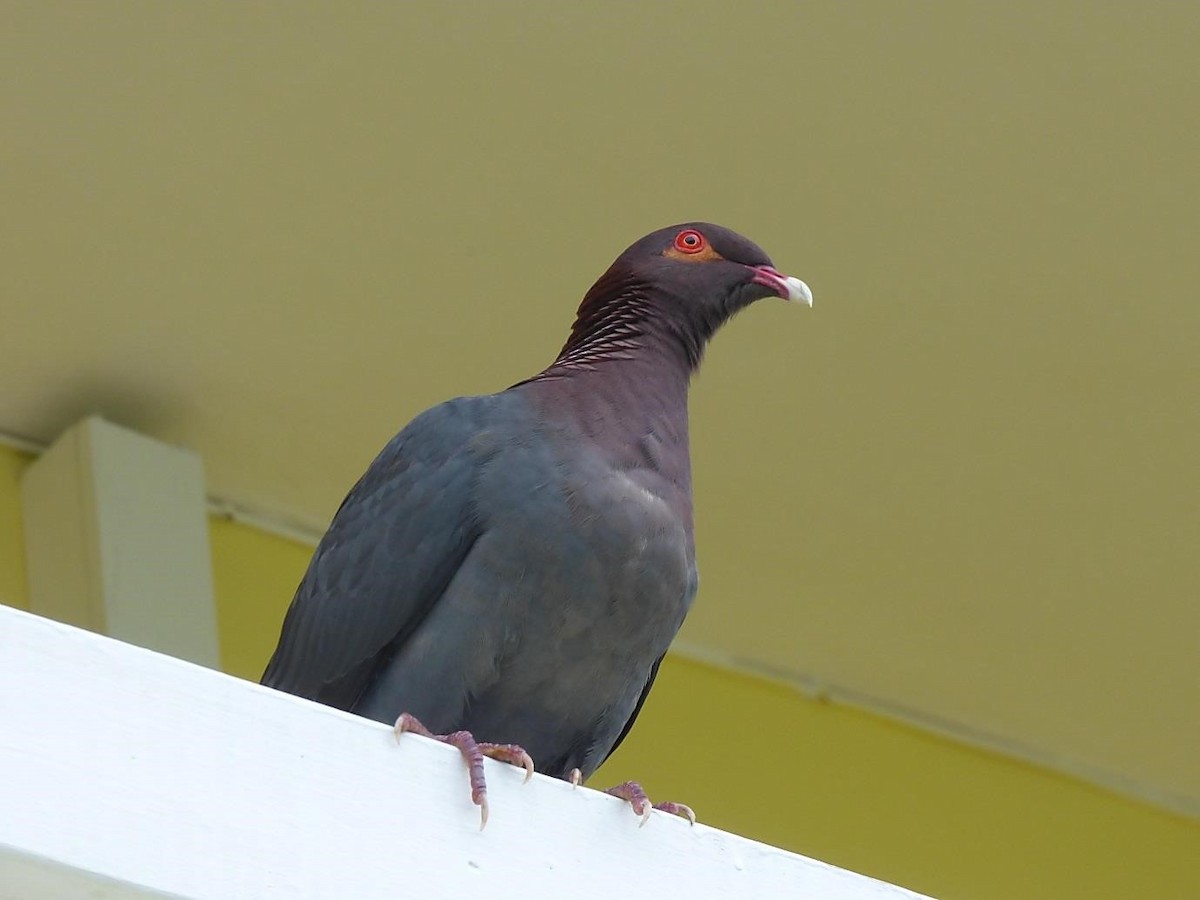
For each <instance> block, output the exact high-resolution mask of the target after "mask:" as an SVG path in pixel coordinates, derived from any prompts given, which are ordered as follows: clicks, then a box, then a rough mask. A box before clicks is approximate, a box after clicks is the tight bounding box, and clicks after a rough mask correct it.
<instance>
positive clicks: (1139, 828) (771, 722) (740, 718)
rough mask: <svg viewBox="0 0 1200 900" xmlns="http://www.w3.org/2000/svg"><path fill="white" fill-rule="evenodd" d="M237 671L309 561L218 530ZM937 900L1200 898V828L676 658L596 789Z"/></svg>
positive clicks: (7, 547) (232, 666)
mask: <svg viewBox="0 0 1200 900" xmlns="http://www.w3.org/2000/svg"><path fill="white" fill-rule="evenodd" d="M28 462H29V457H28V456H26V455H24V454H20V453H17V452H14V451H11V450H8V449H4V448H0V601H2V602H4V603H8V604H11V605H14V606H20V607H23V608H24V607H26V606H27V595H26V588H25V573H24V563H23V558H22V554H23V548H22V540H21V523H20V497H19V494H18V490H17V486H18V479H19V477H20V472H21V470H22V469H23V468H24V466H25V465H27V464H28ZM210 533H211V537H212V552H213V568H214V576H215V585H216V594H217V609H218V618H219V625H220V634H221V655H222V663H223V665H224V668H225V670H226V671H227V672H230V673H231V674H234V675H238V676H241V677H244V678H256V677H257V676H258V674H259V672H260V671H261V670H262V667H263V664H264V663H265V661H266V658H267V656H268V655H269V653H270V651H271V648H272V647H273V646H274V642H275V638H276V635H277V634H278V629H279V622H280V619H281V617H282V615H283V610H284V609H285V608H286V606H287V603H288V600H289V599H290V597H291V592H292V590H293V588H294V587H295V585H296V582H297V581H298V580H299V578H300V575H301V573H302V572H303V570H304V566H305V565H306V563H307V561H308V554H309V550H308V548H306V547H304V546H303V545H301V544H298V543H294V542H291V541H287V540H284V539H281V538H277V537H274V536H271V535H267V534H264V533H262V532H260V531H257V530H255V529H253V528H249V527H247V526H244V525H240V524H237V523H233V522H228V521H222V520H216V519H214V520H212V523H211V530H210ZM629 778H637V779H639V780H641V781H643V782H644V783H645V784H646V786H647V789H648V790H649V791H650V792H651V795H652V796H654V797H656V798H659V799H675V800H680V801H683V802H687V803H690V804H691V805H693V806H694V807H695V808H696V810H697V811H698V813H699V815H700V817H701V819H702V820H703V821H705V822H707V823H708V824H711V825H715V826H718V827H721V828H725V829H728V830H730V831H736V832H739V833H741V834H745V835H748V836H750V837H754V838H757V839H759V840H763V841H767V842H769V843H772V844H777V845H779V846H782V847H787V848H790V849H792V850H796V851H797V852H800V853H804V854H806V855H808V856H814V857H817V858H820V859H824V860H826V861H828V862H831V863H834V864H837V865H840V866H844V867H846V868H850V869H854V870H857V871H860V872H865V873H868V874H870V875H874V876H876V877H879V878H882V879H885V880H887V881H893V882H896V883H899V884H903V885H905V886H908V887H912V888H914V889H916V890H920V891H923V892H925V893H929V894H932V895H933V896H935V897H939V898H942V900H993V898H994V900H1002V898H1003V900H1016V898H1020V900H1025V898H1030V900H1032V898H1053V900H1073V898H1080V900H1083V898H1087V900H1096V898H1105V897H1114V898H1117V897H1119V898H1154V900H1176V898H1178V900H1184V898H1196V897H1200V824H1197V823H1195V822H1189V821H1187V820H1184V819H1182V818H1179V817H1176V816H1173V815H1170V814H1167V813H1163V812H1160V811H1158V810H1156V809H1153V808H1151V807H1148V806H1144V805H1141V804H1138V803H1135V802H1132V801H1129V800H1125V799H1122V798H1119V797H1116V796H1113V795H1111V794H1108V793H1106V792H1104V791H1101V790H1099V789H1096V788H1092V787H1090V786H1088V785H1085V784H1081V783H1079V782H1076V781H1074V780H1072V779H1069V778H1066V777H1063V776H1060V775H1057V774H1055V773H1052V772H1048V771H1043V770H1040V769H1037V768H1034V767H1032V766H1029V765H1025V764H1023V763H1018V762H1014V761H1011V760H1008V759H1004V758H1002V757H999V756H996V755H993V754H990V753H985V752H982V751H978V750H974V749H971V748H968V747H964V746H960V745H958V744H955V743H953V742H951V741H948V740H946V739H943V738H940V737H936V736H932V735H929V734H924V733H922V732H919V731H917V730H915V729H912V728H909V727H906V726H902V725H897V724H894V723H891V722H888V721H885V720H882V719H879V718H876V717H874V716H871V715H869V714H866V713H863V712H859V711H857V710H853V709H848V708H845V707H841V706H837V705H833V704H827V703H821V702H818V701H814V700H810V699H807V698H805V697H803V696H801V695H799V694H797V693H796V692H795V691H792V690H790V689H787V688H784V687H781V686H778V685H775V684H772V683H769V682H766V681H762V680H757V679H753V678H748V677H746V676H742V675H738V674H734V673H731V672H726V671H723V670H720V669H717V668H713V667H710V666H707V665H703V664H700V663H696V662H692V661H690V660H685V659H680V658H677V657H676V658H669V659H668V661H667V663H666V664H665V665H664V666H663V669H662V672H661V674H660V676H659V679H658V685H657V687H656V688H655V691H654V693H653V694H652V695H651V697H650V699H649V701H648V702H647V704H646V708H645V710H644V711H643V713H642V716H641V718H640V719H639V721H638V727H637V728H636V729H634V731H633V733H632V735H631V736H630V738H629V740H628V741H627V742H626V743H625V745H624V746H623V747H622V749H621V751H620V752H619V754H618V755H617V756H616V758H614V759H613V760H612V761H611V762H610V763H609V764H607V765H606V766H604V768H603V769H601V770H600V772H599V773H597V775H596V776H595V777H594V779H593V783H594V784H595V785H598V786H603V785H607V784H609V783H616V782H619V781H624V780H626V779H629Z"/></svg>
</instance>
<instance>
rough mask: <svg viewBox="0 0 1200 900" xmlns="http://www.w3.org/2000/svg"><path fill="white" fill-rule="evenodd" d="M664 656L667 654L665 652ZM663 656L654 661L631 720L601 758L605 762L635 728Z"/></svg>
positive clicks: (630, 716) (630, 717)
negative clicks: (634, 725)
mask: <svg viewBox="0 0 1200 900" xmlns="http://www.w3.org/2000/svg"><path fill="white" fill-rule="evenodd" d="M663 656H666V654H665V653H664V654H663ZM663 656H660V657H659V658H658V659H656V660H655V661H654V665H652V666H651V667H650V675H649V677H648V678H647V679H646V686H645V687H644V688H642V695H641V696H640V697H638V702H637V705H636V706H635V707H634V708H633V712H631V713H630V714H629V721H627V722H626V723H625V727H624V728H622V729H621V733H620V734H618V735H617V739H616V740H615V741H613V745H612V746H611V747H609V748H608V752H607V753H606V754H604V759H602V760H600V763H601V764H603V762H604V760H606V759H608V758H609V757H610V756H612V755H613V754H614V753H616V752H617V748H618V747H620V746H621V742H622V741H623V740H625V736H626V735H627V734H629V730H630V729H631V728H633V723H634V722H636V721H637V717H638V713H640V712H641V711H642V705H643V704H644V703H645V702H646V698H647V697H649V696H650V688H652V687H654V679H655V677H656V676H657V675H658V667H659V666H660V665H662V661H663Z"/></svg>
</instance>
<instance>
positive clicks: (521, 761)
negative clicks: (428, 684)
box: [393, 713, 533, 831]
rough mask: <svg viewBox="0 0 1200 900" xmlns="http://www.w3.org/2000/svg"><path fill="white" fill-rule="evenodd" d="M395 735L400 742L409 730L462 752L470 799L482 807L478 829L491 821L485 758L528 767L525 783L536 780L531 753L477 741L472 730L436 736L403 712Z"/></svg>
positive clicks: (504, 745) (414, 718)
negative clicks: (485, 775) (465, 765)
mask: <svg viewBox="0 0 1200 900" xmlns="http://www.w3.org/2000/svg"><path fill="white" fill-rule="evenodd" d="M393 731H394V732H395V734H396V740H400V735H402V734H404V732H406V731H411V732H414V733H415V734H419V735H422V736H423V737H427V738H433V739H434V740H435V741H441V742H442V743H443V744H449V745H450V746H452V747H457V748H458V751H459V753H461V754H462V755H463V759H465V760H466V761H467V770H468V772H469V773H470V779H471V800H472V802H474V803H475V805H476V806H478V807H479V830H480V831H483V826H484V825H486V824H487V820H488V801H487V779H486V778H485V777H484V774H483V758H484V757H485V756H489V757H491V758H492V759H498V760H500V761H501V762H506V763H510V764H512V765H514V766H523V767H524V768H525V780H526V781H528V780H529V779H530V778H532V777H533V759H532V758H530V756H529V754H528V753H526V752H525V750H524V749H523V748H521V747H518V746H517V745H516V744H491V743H488V742H486V741H484V742H477V741H476V740H475V738H474V737H473V736H472V735H471V732H469V731H455V732H451V733H450V734H434V733H433V732H432V731H430V730H429V729H428V728H426V727H425V726H424V725H422V724H421V723H420V722H419V721H418V720H417V717H416V716H413V715H410V714H409V713H401V714H400V718H398V719H397V720H396V726H395V728H394V729H393Z"/></svg>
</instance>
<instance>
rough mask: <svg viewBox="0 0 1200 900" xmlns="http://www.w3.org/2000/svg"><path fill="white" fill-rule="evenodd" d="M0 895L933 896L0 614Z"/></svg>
mask: <svg viewBox="0 0 1200 900" xmlns="http://www.w3.org/2000/svg"><path fill="white" fill-rule="evenodd" d="M0 648H2V649H0V897H5V898H8V897H12V898H21V900H41V898H55V900H58V898H63V897H74V896H82V895H85V894H86V896H89V897H110V898H129V897H156V896H167V895H170V896H179V897H186V898H221V900H226V898H231V897H285V898H318V897H320V898H355V900H370V898H376V897H378V898H388V900H395V898H396V897H426V898H436V897H455V898H461V897H473V896H486V897H488V898H489V900H507V898H512V900H517V898H519V900H530V898H540V897H573V898H583V900H587V898H603V900H612V898H613V897H622V896H648V897H654V896H658V897H675V896H678V897H688V896H691V897H754V898H771V897H781V898H784V897H786V898H790V900H804V898H814V900H815V898H819V900H884V898H891V900H901V898H908V900H913V898H916V897H917V896H918V895H916V894H913V893H910V892H908V891H905V890H902V889H900V888H896V887H892V886H890V885H886V884H883V883H881V882H878V881H875V880H873V879H870V878H866V877H863V876H860V875H855V874H853V873H851V872H847V871H844V870H841V869H836V868H834V867H832V866H828V865H825V864H824V863H820V862H816V861H814V860H811V859H806V858H805V857H802V856H797V855H796V854H793V853H788V852H786V851H783V850H779V849H776V848H774V847H769V846H766V845H764V844H759V843H755V842H754V841H750V840H746V839H745V838H741V837H737V836H735V835H731V834H726V833H724V832H721V831H717V830H716V829H713V828H708V827H706V826H704V825H703V824H700V825H696V826H695V827H694V828H691V827H689V826H688V824H687V823H686V822H685V821H683V820H682V819H678V818H675V817H673V816H668V815H665V814H662V813H655V814H654V815H653V816H652V817H651V820H650V821H649V823H648V824H647V825H646V827H644V828H639V827H638V819H637V817H636V816H634V815H633V813H632V812H631V811H630V809H629V807H628V805H627V804H625V803H624V802H622V801H620V800H617V799H615V798H613V797H609V796H607V795H605V794H602V793H600V792H597V791H593V790H589V789H587V788H572V787H571V786H570V785H569V784H566V783H565V782H562V781H557V780H555V779H551V778H546V777H543V776H541V775H537V776H535V777H534V779H533V781H531V782H530V783H529V784H524V783H523V781H522V779H523V773H522V772H520V771H519V770H517V769H515V768H513V767H511V766H507V765H504V764H501V763H494V762H492V761H490V760H489V761H488V762H487V773H488V779H489V795H490V801H491V817H490V820H489V822H488V826H487V828H486V830H484V831H482V832H481V831H480V830H479V816H478V812H477V810H476V808H475V807H474V806H472V804H471V802H470V798H469V795H468V790H467V778H466V770H465V768H464V766H463V763H462V760H461V757H460V756H459V755H458V752H457V751H456V750H453V749H452V748H450V747H447V746H445V745H442V744H439V743H437V742H434V741H429V740H426V739H424V738H421V737H418V736H416V735H405V736H404V738H403V740H402V741H401V742H400V743H399V745H397V743H396V741H395V740H394V738H393V736H392V732H391V730H390V729H389V728H387V727H386V726H383V725H380V724H378V723H376V722H370V721H367V720H365V719H360V718H358V717H356V716H352V715H348V714H346V713H342V712H339V711H337V710H333V709H329V708H327V707H324V706H320V705H318V704H315V703H309V702H308V701H305V700H300V699H298V698H295V697H291V696H288V695H285V694H281V693H278V692H276V691H272V690H268V689H267V688H264V687H261V686H259V685H256V684H251V683H249V682H245V681H241V680H239V679H236V678H232V677H230V676H227V675H222V674H220V673H218V672H214V671H211V670H209V669H205V668H201V667H198V666H194V665H191V664H189V663H186V662H182V661H180V660H177V659H173V658H171V657H167V656H163V655H160V654H158V653H154V652H152V651H149V650H144V649H142V648H139V647H134V646H132V645H129V644H124V643H121V642H119V641H115V640H112V639H109V638H105V637H102V636H99V635H95V634H91V633H89V632H86V631H82V630H79V629H77V628H73V627H71V626H68V625H63V624H60V623H57V622H53V621H51V620H49V619H44V618H41V617H39V616H35V615H31V614H29V613H24V612H20V611H17V610H12V609H7V608H4V607H0Z"/></svg>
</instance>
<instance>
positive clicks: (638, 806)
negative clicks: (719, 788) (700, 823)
mask: <svg viewBox="0 0 1200 900" xmlns="http://www.w3.org/2000/svg"><path fill="white" fill-rule="evenodd" d="M604 793H606V794H612V795H613V796H614V797H620V798H621V799H622V800H627V801H628V802H629V805H630V806H631V807H633V811H634V813H635V814H636V815H638V816H640V817H641V820H642V821H641V822H639V823H638V828H641V827H643V826H644V825H645V824H646V823H647V822H648V821H650V810H652V809H657V810H661V811H662V812H665V813H670V814H671V815H674V816H679V817H680V818H684V819H687V820H688V822H689V823H691V824H692V825H695V824H696V814H695V813H694V812H692V808H691V807H690V806H686V805H685V804H683V803H670V802H668V803H655V804H651V802H650V798H649V797H648V796H646V791H645V789H644V788H643V787H642V786H641V785H640V784H638V783H637V782H636V781H626V782H624V783H623V784H618V785H617V786H616V787H610V788H609V789H608V790H606V791H605V792H604Z"/></svg>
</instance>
